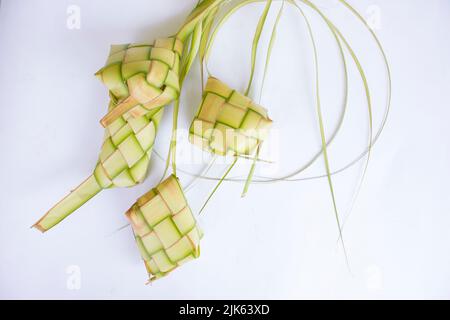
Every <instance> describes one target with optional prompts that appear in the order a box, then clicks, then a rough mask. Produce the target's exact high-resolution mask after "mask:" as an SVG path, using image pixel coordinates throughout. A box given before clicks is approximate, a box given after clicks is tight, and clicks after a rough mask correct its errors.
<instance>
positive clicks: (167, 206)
mask: <svg viewBox="0 0 450 320" xmlns="http://www.w3.org/2000/svg"><path fill="white" fill-rule="evenodd" d="M126 216H127V217H128V219H129V220H130V223H131V226H132V228H133V232H134V235H135V238H136V242H137V245H138V248H139V251H140V253H141V256H142V258H143V259H144V262H145V266H146V268H147V272H148V274H149V277H150V281H152V280H156V279H158V278H161V277H163V276H165V275H167V274H168V273H169V272H171V271H173V270H174V269H176V268H177V267H179V266H180V265H182V264H183V263H185V262H187V261H189V260H192V259H195V258H198V257H199V255H200V238H201V236H202V233H201V231H200V229H199V228H198V226H197V223H196V221H195V218H194V216H193V214H192V211H191V209H190V208H189V206H188V204H187V201H186V198H185V196H184V193H183V190H182V189H181V186H180V184H179V182H178V179H177V178H176V177H175V176H174V175H172V176H170V177H169V178H168V179H166V180H165V181H163V182H162V183H161V184H159V185H158V186H157V187H156V188H154V189H152V190H151V191H149V192H148V193H146V194H145V195H143V196H142V197H141V198H139V199H138V201H137V202H136V203H135V204H134V205H133V206H132V207H131V208H130V209H129V210H128V211H127V213H126Z"/></svg>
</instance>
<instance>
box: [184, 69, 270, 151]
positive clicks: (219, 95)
mask: <svg viewBox="0 0 450 320" xmlns="http://www.w3.org/2000/svg"><path fill="white" fill-rule="evenodd" d="M271 126H272V120H270V119H269V117H268V115H267V111H266V109H264V108H263V107H261V106H259V105H257V104H255V103H254V102H253V101H252V100H251V99H250V98H248V97H246V96H244V95H242V94H240V93H239V92H237V91H236V90H232V89H230V88H229V87H228V86H227V85H226V84H224V83H223V82H221V81H220V80H218V79H216V78H213V77H210V78H209V79H208V81H207V83H206V87H205V92H204V95H203V100H202V103H201V105H200V108H199V110H198V112H197V115H196V117H195V118H194V120H193V122H192V125H191V127H190V132H189V133H190V134H189V139H190V141H191V142H192V143H193V144H195V145H197V146H199V147H201V148H202V149H204V150H207V151H209V152H212V153H214V154H218V155H249V154H251V153H253V152H254V151H255V150H256V148H257V146H258V145H259V144H260V143H261V142H262V141H264V139H266V137H267V134H268V131H269V129H270V127H271Z"/></svg>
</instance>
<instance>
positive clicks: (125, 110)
mask: <svg viewBox="0 0 450 320" xmlns="http://www.w3.org/2000/svg"><path fill="white" fill-rule="evenodd" d="M182 51H183V43H182V42H181V41H180V40H179V39H177V38H166V39H157V40H156V41H155V42H154V44H153V45H150V44H124V45H113V46H111V50H110V54H109V58H108V60H107V62H106V65H105V67H103V68H102V69H100V70H99V71H98V72H97V73H96V76H97V77H98V78H99V79H100V80H101V81H102V82H103V83H104V84H105V85H106V86H107V88H108V89H109V91H110V92H111V94H112V95H113V96H114V97H116V98H117V99H118V104H117V106H116V107H115V108H114V109H113V110H111V111H110V112H109V113H108V114H107V115H106V116H105V117H104V118H103V119H102V121H101V123H102V124H103V126H108V125H109V124H111V123H112V122H113V121H114V120H116V119H118V118H119V117H120V116H124V118H125V119H128V118H129V117H140V116H142V115H144V114H146V113H147V112H149V111H150V110H152V109H155V108H159V107H162V106H165V105H167V104H169V103H170V102H172V101H173V100H175V99H177V98H178V96H179V94H180V83H179V82H180V81H179V72H180V59H181V58H180V57H181V54H182Z"/></svg>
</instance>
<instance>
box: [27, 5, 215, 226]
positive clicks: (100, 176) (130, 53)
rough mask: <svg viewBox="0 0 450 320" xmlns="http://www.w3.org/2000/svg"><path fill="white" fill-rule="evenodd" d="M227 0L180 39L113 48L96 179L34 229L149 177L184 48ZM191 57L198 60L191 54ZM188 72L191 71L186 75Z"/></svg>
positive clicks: (200, 9) (197, 17)
mask: <svg viewBox="0 0 450 320" xmlns="http://www.w3.org/2000/svg"><path fill="white" fill-rule="evenodd" d="M223 2H224V0H204V1H202V2H200V3H199V4H198V6H197V7H196V8H195V9H194V10H193V12H192V13H191V14H190V15H189V16H188V18H187V20H186V22H185V23H184V24H183V26H182V28H181V29H180V31H179V32H178V33H177V35H176V36H175V37H171V38H167V39H158V40H156V41H155V42H154V44H153V45H150V44H127V45H115V46H111V50H110V55H109V58H108V61H107V63H106V66H105V67H104V68H102V69H101V70H100V71H99V72H97V73H96V76H97V77H98V78H100V80H101V81H102V82H103V83H104V84H105V85H106V87H107V88H108V89H109V92H110V96H111V102H110V104H109V108H108V114H107V115H106V116H105V117H104V118H103V119H102V121H101V123H102V125H103V126H104V127H105V128H106V134H105V141H104V144H103V146H102V150H101V153H100V157H99V161H98V164H97V166H96V168H95V170H94V173H93V174H92V175H91V176H89V178H87V179H86V180H85V181H84V182H83V183H82V184H80V185H79V186H78V187H77V188H76V189H75V190H73V191H71V193H70V194H69V195H67V196H66V197H65V198H63V199H62V200H61V201H60V202H59V203H57V204H56V205H55V206H54V207H53V208H52V209H50V210H49V211H48V212H47V213H46V214H45V215H44V216H43V217H42V218H41V219H40V220H39V221H38V222H36V223H35V224H34V225H33V227H35V228H36V229H38V230H40V231H42V232H45V231H48V230H49V229H51V228H52V227H54V226H55V225H57V224H58V223H60V222H61V221H62V220H64V219H65V218H66V217H67V216H69V215H70V214H71V213H72V212H74V211H75V210H77V209H78V208H79V207H81V206H82V205H83V204H84V203H86V202H87V201H89V200H90V199H91V198H93V197H94V196H95V195H96V194H98V193H99V192H100V191H102V190H103V189H106V188H112V187H131V186H134V185H136V184H139V183H140V182H142V181H143V180H144V179H145V177H146V175H147V171H148V164H149V160H150V155H151V150H152V146H153V142H154V140H155V136H156V130H157V127H158V123H159V121H160V119H161V117H162V113H163V109H162V107H163V106H165V105H167V104H169V103H171V102H172V101H174V100H175V99H177V98H178V96H179V93H180V92H179V91H180V87H181V84H180V80H179V74H180V72H181V70H180V68H181V66H180V61H181V59H182V57H181V55H182V54H183V43H184V41H186V40H188V38H189V36H190V34H191V33H192V32H193V30H194V29H195V27H196V26H197V25H198V23H199V22H201V21H202V19H204V17H205V16H207V15H208V14H209V12H210V11H211V10H212V9H214V8H216V7H217V6H218V5H220V4H222V3H223ZM186 54H187V55H193V54H194V55H195V54H196V52H194V53H192V52H191V51H190V50H188V52H187V53H186ZM184 72H187V70H184Z"/></svg>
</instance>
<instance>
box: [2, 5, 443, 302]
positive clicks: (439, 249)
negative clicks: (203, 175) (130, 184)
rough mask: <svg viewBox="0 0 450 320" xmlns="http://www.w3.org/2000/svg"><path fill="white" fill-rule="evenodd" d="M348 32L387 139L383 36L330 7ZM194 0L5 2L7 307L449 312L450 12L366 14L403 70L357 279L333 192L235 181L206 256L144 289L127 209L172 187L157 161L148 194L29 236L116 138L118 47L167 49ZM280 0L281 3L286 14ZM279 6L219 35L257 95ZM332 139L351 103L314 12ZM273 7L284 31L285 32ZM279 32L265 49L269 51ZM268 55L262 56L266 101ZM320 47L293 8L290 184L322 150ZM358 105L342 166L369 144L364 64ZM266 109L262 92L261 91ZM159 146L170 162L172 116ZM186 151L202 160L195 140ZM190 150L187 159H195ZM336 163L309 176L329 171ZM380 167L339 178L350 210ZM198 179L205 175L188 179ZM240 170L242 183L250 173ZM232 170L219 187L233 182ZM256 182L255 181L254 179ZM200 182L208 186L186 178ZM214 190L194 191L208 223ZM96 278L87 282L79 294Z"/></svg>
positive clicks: (281, 81)
mask: <svg viewBox="0 0 450 320" xmlns="http://www.w3.org/2000/svg"><path fill="white" fill-rule="evenodd" d="M314 2H316V3H318V4H319V5H320V8H322V9H323V10H324V12H326V13H327V14H329V16H330V18H332V19H333V20H334V21H335V22H336V24H337V25H338V26H339V27H340V28H342V32H343V34H344V35H346V36H347V38H348V40H349V42H350V43H351V44H352V45H353V46H354V49H355V52H356V53H357V54H358V56H359V57H360V60H361V62H362V64H363V65H364V67H365V68H366V71H367V75H368V78H369V83H370V87H371V90H372V96H373V103H374V105H373V109H374V118H375V127H376V128H378V126H379V124H380V120H381V117H382V115H383V112H384V108H385V100H386V73H385V69H384V68H383V64H382V60H381V59H380V55H379V53H378V52H377V51H376V47H375V46H374V44H373V42H372V40H371V38H370V37H369V34H368V33H367V31H366V30H364V28H363V27H362V25H361V24H359V23H358V21H357V20H356V19H355V18H354V17H352V16H351V15H350V14H349V13H348V11H346V10H345V9H344V8H343V7H342V6H341V5H339V4H338V2H337V1H327V0H321V1H314ZM195 3H196V1H194V0H190V1H179V0H164V1H162V0H161V1H158V0H142V1H139V0H127V1H119V0H114V1H106V0H105V1H100V0H97V1H89V0H71V1H65V0H64V1H56V0H35V1H31V0H30V1H25V0H14V1H13V0H3V1H2V2H1V7H0V97H1V106H0V112H1V113H0V116H1V119H2V121H1V125H0V147H1V150H2V151H1V152H2V153H1V157H0V177H1V179H0V197H1V201H0V214H1V217H0V297H1V298H62V299H81V298H102V299H111V298H126V299H128V298H137V299H170V298H181V299H183V298H190V299H201V298H212V299H216V298H224V299H231V298H235V299H241V298H286V299H295V298H297V299H298V298H375V299H379V298H450V232H449V230H450V205H449V201H448V195H449V187H448V182H449V179H450V166H449V164H450V140H449V136H450V135H449V134H450V129H449V128H450V125H449V123H450V120H449V118H450V111H449V101H450V63H449V57H450V41H449V40H450V34H449V30H450V1H448V0H441V1H439V0H431V1H419V0H396V1H388V0H378V1H376V0H371V1H366V0H364V1H351V3H352V4H354V5H355V6H356V8H357V9H358V10H359V11H360V12H362V13H363V14H364V15H365V16H366V17H369V18H370V19H372V20H373V21H375V27H376V32H377V34H378V35H379V36H380V39H381V40H382V42H383V44H384V46H385V48H386V52H387V55H388V57H389V60H390V64H391V67H392V73H393V101H392V102H393V103H392V112H391V115H390V118H389V120H388V124H387V126H386V128H385V131H384V133H383V134H382V136H381V138H380V140H379V141H378V143H377V145H376V147H375V148H374V150H373V155H372V158H371V161H370V165H369V171H368V174H367V176H366V180H365V181H364V184H363V187H362V189H361V193H360V195H359V197H358V199H357V201H356V203H355V205H354V207H353V211H352V213H351V215H350V218H349V219H348V220H347V223H346V225H345V233H344V238H345V243H346V246H347V250H348V253H349V258H350V265H351V271H352V272H351V273H350V272H349V271H348V269H347V268H346V266H345V260H344V256H343V252H342V248H341V247H340V246H338V245H337V242H336V240H337V228H336V223H335V220H334V216H333V211H332V204H331V200H330V194H329V190H328V185H327V182H326V180H324V179H319V180H310V181H302V182H283V183H277V184H268V185H254V186H252V187H251V189H250V192H249V195H248V196H247V197H246V198H245V199H241V198H240V192H241V190H242V184H236V183H225V184H224V185H223V186H222V187H221V189H220V190H219V192H218V193H217V194H216V196H215V197H214V198H213V200H212V201H211V203H210V205H209V206H208V208H207V211H206V213H205V214H204V216H202V217H201V219H200V223H201V225H202V227H203V229H204V232H205V237H204V238H203V240H202V255H201V257H200V259H198V260H196V261H194V262H190V263H188V264H186V265H184V266H183V267H182V268H180V269H179V270H177V271H176V272H173V274H171V275H170V276H169V277H167V278H164V279H162V280H159V281H157V282H155V283H154V284H153V285H152V286H145V285H144V283H145V280H146V272H145V269H144V266H143V265H142V263H141V261H140V258H139V254H138V251H137V248H136V247H135V244H134V241H133V236H132V232H131V230H130V229H129V228H126V229H123V230H121V231H116V230H117V229H118V228H120V227H121V226H123V225H124V224H126V220H125V217H124V214H123V213H124V212H125V211H126V209H128V207H129V206H130V205H131V204H132V203H133V202H134V200H135V199H136V198H137V197H139V196H140V195H141V194H143V193H144V192H145V191H147V190H148V189H149V188H151V187H152V186H153V185H154V183H155V182H156V181H158V179H159V177H160V175H161V173H162V169H163V163H162V162H161V161H160V160H159V159H158V158H157V157H154V158H153V163H152V167H151V174H150V176H149V178H148V179H147V180H146V182H145V183H144V184H143V185H140V186H138V187H135V188H131V189H115V190H108V191H104V192H103V193H101V194H100V195H99V196H97V197H96V198H94V199H93V200H92V201H90V202H89V203H88V204H86V205H85V206H83V207H82V208H81V209H80V210H78V211H77V212H76V213H74V214H73V215H72V216H71V217H70V218H68V219H67V220H65V221H64V222H63V223H61V224H60V225H59V226H58V227H56V228H55V229H54V230H51V231H50V232H48V233H47V234H45V235H42V234H40V233H39V232H37V231H36V230H31V229H30V228H29V227H30V226H31V225H32V224H33V223H34V222H35V221H36V220H37V219H38V218H39V217H40V216H41V215H42V214H44V213H45V212H46V210H47V209H49V208H50V207H51V206H52V205H53V204H54V203H55V202H57V200H59V198H60V197H62V196H64V195H65V194H66V192H68V191H69V190H70V189H71V188H72V187H75V186H76V185H78V183H79V182H81V181H82V180H83V179H84V178H85V177H87V176H88V175H89V174H90V173H91V170H92V168H93V166H94V164H95V162H96V157H97V153H98V150H99V147H100V145H101V141H102V136H103V133H102V128H101V127H100V125H99V123H98V120H99V119H100V118H101V116H102V115H103V114H104V113H105V110H106V106H107V93H106V90H105V88H104V87H103V85H102V84H100V83H99V82H98V81H97V79H96V78H95V77H94V76H93V74H94V72H95V71H97V70H98V69H99V68H100V67H101V66H102V65H103V63H104V61H105V60H106V56H107V54H108V50H109V45H110V44H112V43H128V42H143V41H147V42H152V41H153V39H155V38H156V37H164V36H168V35H171V34H173V33H175V32H176V31H177V28H179V26H180V24H181V22H182V20H183V19H184V18H185V17H186V15H187V14H188V12H189V10H190V9H191V8H192V6H193V5H194V4H195ZM69 5H76V6H78V7H79V8H80V10H81V27H80V29H69V28H68V27H67V26H66V22H67V17H68V14H67V8H68V6H69ZM277 7H278V4H277V5H276V6H275V7H274V8H277ZM261 10H262V6H261V5H252V6H249V7H247V8H245V9H243V10H242V11H240V12H239V13H238V14H237V15H236V16H234V17H233V18H232V19H231V20H230V21H229V23H228V24H227V25H226V26H225V27H224V29H223V31H221V32H220V33H219V40H218V41H217V43H216V46H215V47H214V50H213V52H212V57H211V61H210V69H211V72H212V73H213V74H214V75H215V76H217V77H220V78H221V79H223V80H224V81H226V82H227V83H229V84H230V85H232V86H234V87H235V88H237V89H240V90H242V89H244V88H245V85H246V83H247V79H248V74H249V59H250V46H251V38H252V34H253V31H254V28H255V25H256V22H257V19H258V16H259V14H260V12H261ZM306 13H307V15H308V16H309V17H310V18H311V23H312V25H313V29H314V33H315V37H316V40H317V41H318V49H319V55H320V66H321V72H320V75H321V90H322V99H323V108H324V113H325V120H326V130H327V133H328V134H330V132H331V129H332V128H333V127H334V126H335V125H336V120H337V118H338V115H339V111H340V110H341V102H342V88H343V87H342V66H341V64H340V60H339V59H338V55H337V53H338V52H337V49H336V48H337V47H336V44H335V43H334V42H333V38H332V37H331V36H330V34H329V32H328V31H327V29H326V28H325V27H324V25H323V22H321V20H320V19H318V18H317V15H315V14H314V13H312V12H311V11H310V10H306ZM275 14H276V9H274V10H272V12H271V14H270V16H269V19H268V26H270V25H271V23H273V21H274V17H275ZM269 32H270V28H269V27H268V28H267V29H266V31H265V33H264V35H263V37H262V42H261V43H262V48H265V46H266V45H265V44H266V43H267V39H268V37H267V35H268V34H269ZM263 53H264V51H262V52H261V55H260V56H259V60H258V62H259V64H258V71H257V74H256V87H255V89H256V90H254V93H255V92H256V93H257V92H258V91H259V85H260V82H261V69H262V66H263V60H264V54H263ZM311 54H312V53H311V45H310V42H309V39H308V35H307V33H306V27H305V24H304V22H303V20H302V18H301V17H300V16H299V15H298V13H297V12H296V11H294V10H293V9H291V8H290V9H288V10H286V11H285V14H284V16H283V20H282V22H281V24H280V29H279V36H278V41H277V44H276V47H275V49H274V52H273V60H272V63H271V66H270V69H269V74H268V80H267V83H266V87H265V89H264V95H263V97H262V101H261V103H262V104H263V105H264V106H266V107H267V108H268V109H269V110H270V114H271V117H272V118H273V119H274V121H275V128H274V132H276V133H277V134H279V136H280V140H281V142H280V146H279V154H278V160H277V164H276V165H271V166H268V165H260V166H259V167H258V174H265V175H272V176H278V175H281V174H283V173H288V172H290V171H292V170H293V169H295V168H297V167H299V166H300V165H301V164H303V163H304V162H305V161H307V160H308V159H309V158H310V157H311V156H312V155H313V154H314V153H315V152H316V151H317V150H318V148H320V140H319V138H320V136H319V134H318V131H317V118H316V114H315V109H314V91H313V81H314V78H313V68H312V60H311ZM349 68H350V71H349V72H350V99H349V106H348V113H347V116H346V120H345V122H344V127H343V129H342V131H341V133H340V135H339V137H338V139H337V140H336V143H334V144H333V145H332V147H331V148H330V158H331V166H332V168H333V169H338V168H339V167H341V166H342V165H345V164H346V163H347V162H349V161H350V160H351V159H353V158H354V157H355V156H356V155H357V154H358V153H359V152H360V151H361V150H362V149H363V148H364V144H365V142H366V139H367V133H368V130H367V127H368V126H367V106H366V105H365V100H364V96H363V94H362V93H363V92H362V90H363V87H362V85H361V83H360V81H359V80H360V79H359V78H358V74H357V73H355V67H354V65H353V64H352V63H351V62H350V61H349ZM199 88H200V82H199V72H198V70H197V68H196V69H195V71H194V72H193V73H192V74H191V76H190V77H189V78H188V82H187V84H186V87H185V93H184V94H183V105H182V112H181V115H180V126H181V127H182V128H186V127H188V125H189V122H190V120H191V119H192V116H193V113H194V111H195V108H196V107H197V104H198V103H199V101H200V93H199ZM253 96H254V97H257V96H258V94H254V95H253ZM167 109H168V110H169V111H168V112H166V114H165V117H164V121H163V127H164V128H163V129H162V130H161V131H160V132H159V135H158V141H157V145H156V150H157V151H158V152H159V153H161V154H165V152H166V149H167V145H168V143H167V141H168V135H169V131H170V125H171V112H170V109H171V108H170V107H169V108H167ZM180 147H181V149H183V150H185V151H186V150H189V149H190V146H189V145H188V144H187V143H185V142H180ZM183 150H182V151H183ZM322 162H323V161H322V160H321V159H320V160H319V161H318V162H317V164H316V165H314V166H313V167H311V168H310V169H309V170H308V171H306V172H304V173H302V174H301V175H300V176H299V177H308V176H313V175H316V174H321V173H323V170H324V168H323V164H322ZM362 165H363V163H358V165H356V166H354V167H352V168H351V169H350V170H348V171H346V172H345V173H343V174H340V175H338V176H336V177H335V178H334V183H335V187H336V190H337V191H336V193H337V198H338V206H339V210H340V213H341V215H342V216H346V215H347V214H348V210H349V208H350V207H351V204H352V194H353V193H354V190H355V188H356V186H357V182H358V179H359V176H360V174H361V169H362ZM179 166H180V168H185V169H186V168H188V167H190V168H191V169H192V170H194V169H195V170H194V171H199V170H201V169H202V166H201V165H197V166H188V165H186V164H184V163H179ZM246 168H248V164H246V163H244V162H241V164H240V167H239V168H238V169H237V171H236V172H235V173H234V175H239V174H241V173H242V174H243V173H245V169H246ZM223 169H224V166H221V165H218V166H216V167H215V168H214V170H213V172H212V174H220V173H221V172H222V171H223ZM239 171H240V172H239ZM180 178H181V181H182V183H183V184H185V185H186V184H188V183H189V181H191V177H190V176H188V175H183V174H180ZM212 187H213V183H211V182H206V181H199V182H198V183H197V184H196V186H195V188H193V189H192V190H191V191H189V193H188V194H187V196H188V198H189V200H190V202H191V206H192V208H193V209H194V211H197V210H198V209H199V208H200V206H201V204H202V202H203V200H204V199H205V197H206V196H207V194H208V192H209V190H210V189H211V188H212ZM77 275H79V276H80V278H79V280H80V286H79V287H77V286H75V287H73V286H71V285H70V284H71V279H73V277H74V276H77Z"/></svg>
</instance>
